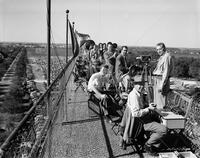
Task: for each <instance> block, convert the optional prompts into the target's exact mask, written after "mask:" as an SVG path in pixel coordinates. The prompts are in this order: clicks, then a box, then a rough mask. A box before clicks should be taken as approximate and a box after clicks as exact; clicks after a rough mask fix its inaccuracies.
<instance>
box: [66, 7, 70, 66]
mask: <svg viewBox="0 0 200 158" xmlns="http://www.w3.org/2000/svg"><path fill="white" fill-rule="evenodd" d="M68 13H69V10H66V14H67V20H66V63H67V62H68V23H69V19H68Z"/></svg>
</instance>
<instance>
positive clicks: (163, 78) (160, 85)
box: [153, 43, 173, 109]
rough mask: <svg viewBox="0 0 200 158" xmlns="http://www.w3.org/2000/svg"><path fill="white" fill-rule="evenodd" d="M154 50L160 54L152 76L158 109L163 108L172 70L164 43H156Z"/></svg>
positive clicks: (170, 60)
mask: <svg viewBox="0 0 200 158" xmlns="http://www.w3.org/2000/svg"><path fill="white" fill-rule="evenodd" d="M156 50H157V52H158V54H159V55H160V58H159V59H158V63H157V65H156V68H155V70H154V71H153V75H154V76H155V77H154V102H155V104H157V108H158V109H163V108H164V107H165V106H166V103H167V94H168V92H169V89H170V76H171V74H172V70H173V62H172V57H171V55H170V53H169V52H168V51H167V50H166V47H165V44H164V43H158V44H157V45H156Z"/></svg>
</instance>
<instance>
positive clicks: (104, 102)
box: [94, 91, 114, 115]
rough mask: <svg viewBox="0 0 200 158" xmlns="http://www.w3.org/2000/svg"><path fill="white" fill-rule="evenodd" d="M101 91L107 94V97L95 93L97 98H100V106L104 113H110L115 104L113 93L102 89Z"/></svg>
mask: <svg viewBox="0 0 200 158" xmlns="http://www.w3.org/2000/svg"><path fill="white" fill-rule="evenodd" d="M100 93H102V94H106V98H104V99H101V98H100V96H99V95H97V94H94V95H95V97H96V98H97V99H99V100H100V108H101V110H102V111H103V113H104V115H108V114H109V110H110V109H111V107H112V106H113V105H114V100H113V97H112V94H111V92H109V91H102V92H100Z"/></svg>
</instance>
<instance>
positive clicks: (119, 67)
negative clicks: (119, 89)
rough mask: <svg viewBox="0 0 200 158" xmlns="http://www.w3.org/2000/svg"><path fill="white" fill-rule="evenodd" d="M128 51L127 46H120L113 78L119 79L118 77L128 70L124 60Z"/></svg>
mask: <svg viewBox="0 0 200 158" xmlns="http://www.w3.org/2000/svg"><path fill="white" fill-rule="evenodd" d="M127 52H128V47H127V46H122V50H121V53H120V54H119V55H118V56H117V58H116V62H115V78H116V80H117V81H119V79H120V77H121V76H122V75H123V74H125V73H127V72H128V66H127V61H126V54H127Z"/></svg>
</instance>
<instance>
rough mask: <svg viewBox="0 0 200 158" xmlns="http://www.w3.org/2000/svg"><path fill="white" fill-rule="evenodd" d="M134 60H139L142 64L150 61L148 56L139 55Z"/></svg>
mask: <svg viewBox="0 0 200 158" xmlns="http://www.w3.org/2000/svg"><path fill="white" fill-rule="evenodd" d="M136 60H139V61H140V62H142V63H149V62H150V61H151V56H149V55H141V56H139V57H136Z"/></svg>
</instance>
